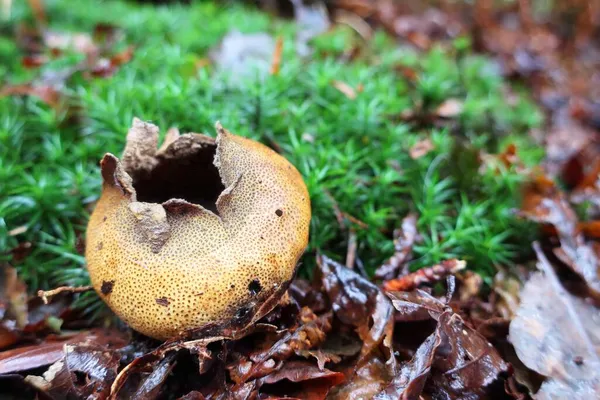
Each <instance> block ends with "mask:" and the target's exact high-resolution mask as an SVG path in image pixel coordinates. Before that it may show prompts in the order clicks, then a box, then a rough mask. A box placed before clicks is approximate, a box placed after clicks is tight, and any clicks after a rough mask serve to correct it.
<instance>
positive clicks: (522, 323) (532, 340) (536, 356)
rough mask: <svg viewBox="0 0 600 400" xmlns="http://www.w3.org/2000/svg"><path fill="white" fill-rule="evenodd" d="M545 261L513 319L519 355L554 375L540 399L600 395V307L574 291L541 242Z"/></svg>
mask: <svg viewBox="0 0 600 400" xmlns="http://www.w3.org/2000/svg"><path fill="white" fill-rule="evenodd" d="M536 252H537V254H538V260H539V264H538V265H539V266H540V268H541V269H542V271H543V272H544V273H543V274H542V273H536V274H534V275H533V276H532V277H531V278H530V279H529V281H527V283H526V284H525V287H524V288H523V291H522V293H521V305H520V306H519V309H518V311H517V315H516V317H515V319H513V321H512V322H511V324H510V340H511V342H512V343H513V345H514V347H515V350H516V352H517V355H518V357H519V359H520V360H521V361H522V362H523V363H524V364H525V365H526V366H527V367H528V368H530V369H532V370H534V371H536V372H538V373H540V374H542V375H544V376H546V377H548V379H547V380H546V381H545V382H544V383H543V385H542V387H541V389H540V391H539V392H538V394H537V396H536V397H537V398H543V399H550V398H569V399H573V400H576V399H592V398H598V396H600V351H599V350H598V349H600V311H599V310H598V309H597V308H595V307H594V306H592V305H590V304H588V303H586V302H585V301H583V300H581V299H579V298H577V297H574V296H573V295H571V294H570V293H568V292H567V291H566V290H565V289H564V288H563V287H562V286H561V284H560V282H559V281H558V278H557V277H556V275H555V273H554V270H553V267H552V265H550V263H549V262H548V260H547V258H546V257H545V255H544V254H543V253H542V252H541V250H540V249H539V247H537V246H536Z"/></svg>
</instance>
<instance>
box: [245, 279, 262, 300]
mask: <svg viewBox="0 0 600 400" xmlns="http://www.w3.org/2000/svg"><path fill="white" fill-rule="evenodd" d="M248 290H249V291H250V294H251V295H252V296H256V295H257V294H258V293H260V291H261V290H262V286H261V284H260V281H259V280H258V279H254V280H252V282H250V284H249V285H248Z"/></svg>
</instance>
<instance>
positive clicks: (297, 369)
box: [258, 361, 346, 400]
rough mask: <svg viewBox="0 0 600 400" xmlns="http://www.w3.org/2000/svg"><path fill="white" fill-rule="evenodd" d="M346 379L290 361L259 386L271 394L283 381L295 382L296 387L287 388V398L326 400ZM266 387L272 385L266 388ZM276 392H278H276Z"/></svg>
mask: <svg viewBox="0 0 600 400" xmlns="http://www.w3.org/2000/svg"><path fill="white" fill-rule="evenodd" d="M345 379H346V378H345V377H344V374H342V373H340V372H334V371H329V370H327V369H325V370H323V371H322V370H320V369H319V368H318V367H317V366H316V365H314V364H312V363H310V362H306V361H289V362H286V363H285V364H284V366H283V367H282V368H281V369H279V370H278V371H276V372H274V373H272V374H269V375H267V376H266V377H264V378H262V379H260V381H259V382H258V385H259V386H260V387H261V389H260V390H261V392H268V393H271V392H272V391H275V390H274V386H273V385H274V384H276V383H280V382H282V381H286V380H287V381H289V382H293V383H295V384H296V385H294V386H295V387H290V386H289V385H286V386H285V391H284V392H283V393H284V394H285V397H286V398H287V397H298V398H302V399H308V400H318V399H325V397H326V396H327V393H328V392H329V391H330V390H331V388H332V387H334V386H336V385H339V384H340V383H342V382H344V380H345ZM265 385H271V387H270V388H268V389H267V388H266V387H265ZM275 392H276V391H275Z"/></svg>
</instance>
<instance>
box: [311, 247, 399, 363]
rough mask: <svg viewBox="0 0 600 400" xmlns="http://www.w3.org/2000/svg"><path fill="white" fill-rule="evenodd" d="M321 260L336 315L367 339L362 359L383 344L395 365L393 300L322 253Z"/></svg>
mask: <svg viewBox="0 0 600 400" xmlns="http://www.w3.org/2000/svg"><path fill="white" fill-rule="evenodd" d="M317 263H318V265H319V268H320V269H321V273H322V282H323V287H324V289H325V291H326V292H327V295H328V296H329V301H330V302H331V304H332V308H333V311H334V313H335V315H336V317H337V318H338V319H339V320H340V321H341V322H342V323H344V324H347V325H351V326H354V327H356V331H357V333H358V335H359V336H360V338H361V339H362V341H363V347H362V350H361V359H363V360H364V359H365V358H366V357H367V356H368V355H369V354H370V353H371V352H372V351H373V350H374V349H375V348H377V347H378V346H379V345H380V344H382V343H383V344H384V345H385V347H386V348H388V351H389V353H390V354H389V355H388V361H389V362H390V367H393V365H394V364H395V359H394V357H393V354H392V353H393V352H392V351H391V343H390V341H391V336H392V335H393V331H394V324H393V314H394V309H393V307H392V304H391V302H390V300H389V299H388V298H387V297H386V296H385V295H384V294H383V293H382V292H381V290H379V288H378V287H377V286H375V285H374V284H372V283H371V282H369V281H367V280H366V279H365V278H363V277H362V276H360V275H358V274H357V273H356V272H354V271H352V270H351V269H349V268H346V267H344V266H342V265H340V264H338V263H336V262H335V261H333V260H331V259H330V258H327V257H326V256H323V255H321V256H319V257H318V259H317Z"/></svg>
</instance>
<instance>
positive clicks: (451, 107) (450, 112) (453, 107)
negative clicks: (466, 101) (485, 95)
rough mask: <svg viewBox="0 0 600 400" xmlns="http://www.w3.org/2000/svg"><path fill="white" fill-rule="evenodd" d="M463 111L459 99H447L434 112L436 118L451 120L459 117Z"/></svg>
mask: <svg viewBox="0 0 600 400" xmlns="http://www.w3.org/2000/svg"><path fill="white" fill-rule="evenodd" d="M462 109H463V102H462V101H461V100H459V99H448V100H446V101H444V102H443V103H442V104H440V105H439V107H438V108H437V109H436V110H435V113H436V115H437V116H438V117H442V118H453V117H456V116H457V115H459V114H460V113H461V112H462Z"/></svg>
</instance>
